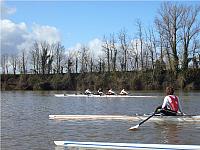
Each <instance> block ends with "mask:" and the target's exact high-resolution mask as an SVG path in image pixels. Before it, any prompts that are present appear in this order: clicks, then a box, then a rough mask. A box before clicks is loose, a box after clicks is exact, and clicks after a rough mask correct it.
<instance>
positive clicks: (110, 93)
mask: <svg viewBox="0 0 200 150" xmlns="http://www.w3.org/2000/svg"><path fill="white" fill-rule="evenodd" d="M106 94H107V95H115V92H114V91H112V89H109V90H108V92H107V93H106Z"/></svg>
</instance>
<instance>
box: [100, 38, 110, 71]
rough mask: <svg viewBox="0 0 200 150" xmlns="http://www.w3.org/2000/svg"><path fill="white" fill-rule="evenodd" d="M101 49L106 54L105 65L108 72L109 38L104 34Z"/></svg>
mask: <svg viewBox="0 0 200 150" xmlns="http://www.w3.org/2000/svg"><path fill="white" fill-rule="evenodd" d="M102 47H103V50H104V52H105V54H106V59H107V66H108V72H110V51H111V49H110V44H109V40H108V39H107V38H106V37H105V36H104V38H103V45H102Z"/></svg>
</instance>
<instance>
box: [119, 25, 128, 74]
mask: <svg viewBox="0 0 200 150" xmlns="http://www.w3.org/2000/svg"><path fill="white" fill-rule="evenodd" d="M119 42H120V50H121V53H122V56H121V58H122V60H121V66H122V70H123V71H127V59H128V58H127V55H128V47H129V45H128V41H127V32H126V31H125V29H123V30H121V31H120V33H119Z"/></svg>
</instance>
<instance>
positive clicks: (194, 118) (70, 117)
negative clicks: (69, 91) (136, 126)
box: [49, 115, 200, 122]
mask: <svg viewBox="0 0 200 150" xmlns="http://www.w3.org/2000/svg"><path fill="white" fill-rule="evenodd" d="M148 116H149V115H141V116H140V115H135V116H126V115H121V116H120V115H49V119H58V120H131V121H140V120H144V119H146V118H147V117H148ZM149 121H155V122H156V121H175V122H181V121H182V122H183V121H184V122H199V121H200V115H196V116H154V117H152V118H151V119H150V120H149Z"/></svg>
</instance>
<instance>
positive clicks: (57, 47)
mask: <svg viewBox="0 0 200 150" xmlns="http://www.w3.org/2000/svg"><path fill="white" fill-rule="evenodd" d="M53 49H54V50H53V51H54V56H55V70H56V73H61V67H62V66H63V65H64V64H63V59H64V50H65V48H64V46H63V45H61V43H60V42H57V43H55V44H54V45H53Z"/></svg>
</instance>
